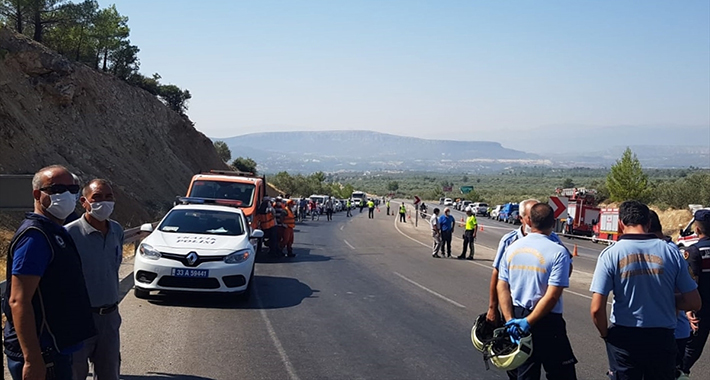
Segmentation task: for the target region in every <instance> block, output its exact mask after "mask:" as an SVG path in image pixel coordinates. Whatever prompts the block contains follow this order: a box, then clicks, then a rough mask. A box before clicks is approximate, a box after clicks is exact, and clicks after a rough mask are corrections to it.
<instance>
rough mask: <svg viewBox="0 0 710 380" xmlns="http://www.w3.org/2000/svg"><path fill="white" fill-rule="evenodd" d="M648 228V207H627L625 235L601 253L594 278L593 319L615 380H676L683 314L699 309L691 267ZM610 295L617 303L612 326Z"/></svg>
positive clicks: (622, 211)
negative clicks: (677, 331) (678, 334)
mask: <svg viewBox="0 0 710 380" xmlns="http://www.w3.org/2000/svg"><path fill="white" fill-rule="evenodd" d="M649 226H650V213H649V209H648V207H647V206H646V205H644V204H643V203H640V202H637V201H626V202H624V203H622V204H621V205H620V206H619V232H620V233H621V234H622V235H621V236H620V237H619V241H618V242H617V243H615V244H613V245H611V246H610V247H608V248H606V249H605V250H603V251H602V253H601V254H600V256H599V260H598V261H597V266H596V269H595V270H594V277H593V278H592V285H591V287H590V290H591V291H592V292H593V294H592V304H591V315H592V321H593V323H594V325H595V326H596V328H597V330H599V334H600V335H601V338H602V339H604V340H605V341H606V348H607V356H608V358H609V368H610V373H609V376H610V377H611V378H612V379H638V380H641V379H644V380H653V379H658V380H661V379H666V380H667V379H674V378H675V367H676V366H675V357H676V355H675V346H676V345H675V339H674V332H675V329H676V327H677V325H678V319H677V315H678V310H694V309H696V308H699V306H700V295H699V294H698V291H697V285H696V284H695V281H693V279H692V278H691V277H690V274H689V272H688V264H687V263H686V262H685V261H684V260H683V258H682V256H681V255H680V253H679V252H678V250H677V249H676V248H675V247H672V246H671V245H669V244H668V243H666V242H665V241H663V240H661V239H658V238H657V237H656V235H654V234H649V233H647V231H648V229H649ZM610 292H613V293H614V303H613V304H612V310H611V318H610V320H611V326H608V323H607V314H606V303H607V299H608V296H609V293H610ZM676 293H680V294H676Z"/></svg>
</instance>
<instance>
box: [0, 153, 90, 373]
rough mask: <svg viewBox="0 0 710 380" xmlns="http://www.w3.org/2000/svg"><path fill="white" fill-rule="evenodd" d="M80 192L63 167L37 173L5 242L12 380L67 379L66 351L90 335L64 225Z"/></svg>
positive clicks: (84, 300)
mask: <svg viewBox="0 0 710 380" xmlns="http://www.w3.org/2000/svg"><path fill="white" fill-rule="evenodd" d="M78 192H79V185H77V184H75V183H74V178H73V177H72V175H71V173H70V172H69V171H68V170H67V169H66V168H65V167H63V166H59V165H53V166H48V167H46V168H43V169H41V170H40V171H38V172H37V173H36V174H35V176H34V178H33V179H32V196H33V197H34V200H35V201H34V212H32V213H27V215H26V218H25V220H24V221H23V222H22V224H21V225H20V228H19V229H18V230H17V232H16V233H15V236H14V237H13V238H12V241H11V242H10V248H9V250H8V258H7V260H8V268H9V269H10V270H9V271H8V273H7V288H6V290H5V297H4V299H3V303H2V308H3V312H4V313H5V316H6V317H7V323H6V324H5V331H4V337H5V342H4V346H5V354H6V355H7V362H8V370H9V372H10V374H11V375H12V378H13V379H15V380H19V379H27V380H43V379H72V368H71V355H72V353H74V352H76V351H77V350H78V349H80V348H81V345H82V342H83V341H84V340H86V339H88V338H90V337H91V336H93V335H95V333H96V332H95V328H94V322H93V320H92V316H91V306H90V303H89V295H88V293H87V290H86V283H85V282H84V275H83V273H82V270H81V259H80V258H79V253H78V252H77V248H76V245H75V244H74V241H73V240H72V238H71V236H70V235H69V233H68V232H67V231H66V230H65V229H64V228H63V227H62V224H63V223H64V219H65V218H66V217H67V215H69V214H70V213H71V212H72V211H73V210H74V205H75V203H76V198H75V194H76V193H78Z"/></svg>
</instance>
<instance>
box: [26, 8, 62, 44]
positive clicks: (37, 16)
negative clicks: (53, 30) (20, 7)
mask: <svg viewBox="0 0 710 380" xmlns="http://www.w3.org/2000/svg"><path fill="white" fill-rule="evenodd" d="M65 1H66V0H29V1H28V4H29V6H28V12H29V16H30V17H31V19H32V26H33V27H34V34H33V37H32V38H33V39H34V40H35V41H37V42H42V36H43V34H44V28H45V26H47V25H52V24H56V23H58V22H60V21H61V19H60V18H59V17H57V16H58V13H59V11H60V10H61V9H62V7H64V6H65V5H66V4H65Z"/></svg>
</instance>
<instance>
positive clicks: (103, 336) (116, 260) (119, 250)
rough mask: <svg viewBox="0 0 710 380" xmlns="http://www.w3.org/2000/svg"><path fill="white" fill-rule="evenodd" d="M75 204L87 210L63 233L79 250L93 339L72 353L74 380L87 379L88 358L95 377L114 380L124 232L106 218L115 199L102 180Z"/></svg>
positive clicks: (88, 186) (89, 185)
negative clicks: (91, 312)
mask: <svg viewBox="0 0 710 380" xmlns="http://www.w3.org/2000/svg"><path fill="white" fill-rule="evenodd" d="M80 201H81V205H82V206H83V207H84V210H85V211H86V212H85V213H84V214H83V215H81V216H80V217H79V219H78V220H76V221H75V222H72V223H70V224H67V226H66V229H67V231H69V234H70V235H71V237H72V238H73V239H74V242H75V243H76V247H77V249H78V250H79V256H80V257H81V264H82V269H83V271H84V278H86V287H87V290H88V291H89V300H90V301H91V309H92V311H93V317H94V324H95V325H96V330H97V335H96V336H94V337H92V338H89V339H88V340H87V341H85V342H84V347H83V348H82V349H81V350H79V351H78V352H76V353H74V355H73V357H72V366H73V368H74V378H75V379H86V376H87V374H88V373H89V360H90V361H91V362H92V363H93V364H94V378H95V379H98V380H118V377H119V371H120V364H121V363H120V348H121V344H120V339H119V335H120V334H119V328H120V327H121V316H120V315H119V314H118V301H119V295H118V282H119V279H118V269H119V267H120V266H121V261H122V259H123V228H122V227H121V225H120V224H118V222H116V221H114V220H111V219H109V216H111V213H112V212H113V206H114V197H113V189H112V188H111V185H110V183H109V182H108V181H107V180H105V179H94V180H92V181H90V182H89V183H87V184H86V186H84V189H83V191H82V196H81V198H80Z"/></svg>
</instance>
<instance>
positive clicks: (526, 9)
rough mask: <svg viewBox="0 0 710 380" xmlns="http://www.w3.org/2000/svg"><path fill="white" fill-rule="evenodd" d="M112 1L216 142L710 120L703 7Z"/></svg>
mask: <svg viewBox="0 0 710 380" xmlns="http://www.w3.org/2000/svg"><path fill="white" fill-rule="evenodd" d="M111 3H112V2H108V1H105V0H100V5H101V6H104V7H105V6H108V5H110V4H111ZM115 3H116V6H117V8H118V10H119V12H121V13H122V14H124V15H126V16H128V17H129V18H130V20H129V26H130V28H131V40H132V42H133V43H134V44H137V45H138V46H139V47H140V49H141V52H140V54H139V57H140V61H141V71H142V72H143V73H144V74H147V75H150V74H152V73H153V72H158V73H160V75H162V77H163V82H164V83H174V84H176V85H178V86H180V87H183V88H187V89H189V90H190V92H191V93H192V96H193V98H192V100H191V101H190V104H189V105H190V109H189V112H188V114H189V115H190V117H191V119H192V120H193V121H195V122H196V126H197V128H198V129H199V130H201V131H202V132H204V133H205V134H207V135H208V136H211V137H228V136H234V135H239V134H244V133H251V132H257V131H264V130H270V131H271V130H329V129H336V130H339V129H369V130H377V131H381V132H388V133H394V134H404V135H410V136H418V137H447V138H458V137H457V136H461V137H460V138H462V139H463V138H465V139H472V140H475V139H478V138H496V136H501V134H502V131H505V130H523V129H526V130H529V129H533V128H538V127H541V126H549V125H570V124H574V125H592V126H609V125H671V124H673V125H703V126H704V125H710V5H709V4H710V2H708V1H707V0H697V1H695V0H692V1H691V0H684V1H655V0H639V1H548V0H545V1H490V0H488V1H445V0H436V1H435V0H431V1H413V0H406V1H404V0H402V1H387V0H380V1H357V0H343V1H336V0H322V1H307V0H299V1H296V0H292V1H265V0H258V1H256V0H254V1H226V0H224V1H216V0H213V1H210V0H201V1H196V0H192V1H183V0H150V1H147V0H115ZM464 133H465V135H462V134H464ZM463 136H466V137H463Z"/></svg>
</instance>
